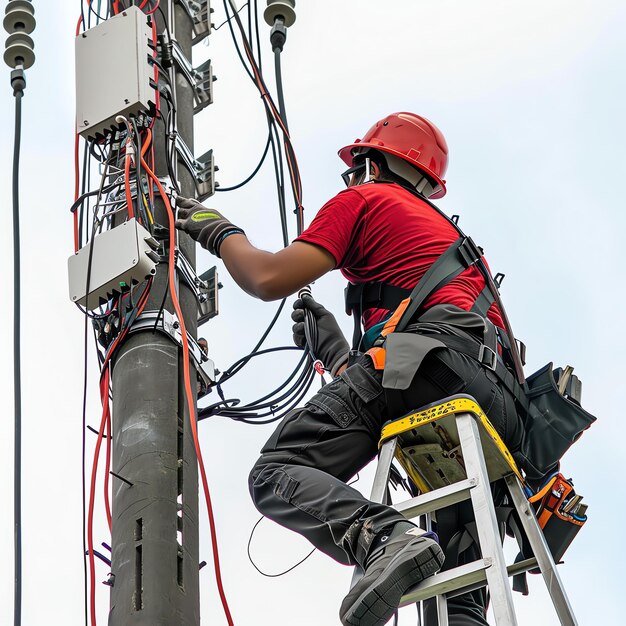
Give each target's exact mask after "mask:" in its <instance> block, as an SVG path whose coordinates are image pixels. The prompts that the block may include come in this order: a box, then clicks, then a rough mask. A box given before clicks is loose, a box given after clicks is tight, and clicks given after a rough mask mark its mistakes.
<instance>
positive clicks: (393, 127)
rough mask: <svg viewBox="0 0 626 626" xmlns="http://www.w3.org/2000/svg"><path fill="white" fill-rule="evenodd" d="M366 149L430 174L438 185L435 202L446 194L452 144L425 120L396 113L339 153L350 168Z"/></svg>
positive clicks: (410, 114)
mask: <svg viewBox="0 0 626 626" xmlns="http://www.w3.org/2000/svg"><path fill="white" fill-rule="evenodd" d="M363 148H373V149H375V150H380V151H381V152H388V153H389V154H394V155H396V156H398V157H400V158H402V159H404V160H405V161H407V162H408V163H410V164H411V165H413V166H415V167H417V168H418V169H419V170H421V171H422V172H424V174H427V175H428V176H429V177H430V178H432V179H433V181H434V182H435V183H436V186H435V192H434V193H433V194H432V195H431V196H430V197H431V198H442V197H443V196H445V194H446V181H445V180H444V179H443V177H444V176H445V173H446V169H447V168H448V144H447V143H446V140H445V138H444V136H443V135H442V133H441V131H440V130H439V129H438V128H437V127H436V126H435V125H434V124H433V123H432V122H429V121H428V120H427V119H426V118H425V117H421V116H420V115H415V113H392V114H391V115H388V116H387V117H385V118H384V119H382V120H380V121H379V122H376V124H374V126H372V127H371V128H370V129H369V130H368V131H367V133H365V136H364V137H363V139H356V140H355V141H354V143H353V144H350V145H349V146H346V147H345V148H342V149H341V150H339V156H340V157H341V159H342V160H343V162H344V163H346V165H348V167H352V166H353V164H354V163H353V160H354V157H355V156H356V155H357V154H358V153H359V152H360V150H361V149H363Z"/></svg>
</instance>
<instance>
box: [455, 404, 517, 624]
mask: <svg viewBox="0 0 626 626" xmlns="http://www.w3.org/2000/svg"><path fill="white" fill-rule="evenodd" d="M456 422H457V426H458V431H459V439H460V442H461V450H462V451H463V459H464V461H465V471H466V472H467V475H468V477H470V478H472V477H475V478H477V479H478V484H477V485H476V486H475V487H474V488H473V489H472V490H471V492H470V496H471V499H472V506H473V509H474V516H475V518H476V529H477V532H478V541H479V543H480V549H481V552H482V553H483V555H485V554H486V555H489V556H490V557H491V558H492V559H493V563H492V565H491V567H489V568H488V569H487V570H486V574H487V584H488V585H489V592H490V594H491V604H492V609H493V615H494V618H495V620H496V624H497V625H498V626H517V618H516V617H515V610H514V607H513V592H512V591H511V587H510V585H509V577H508V573H507V570H506V560H505V558H504V551H503V549H502V541H501V539H500V532H499V528H498V520H497V518H496V510H495V507H494V504H493V498H492V496H491V488H490V483H489V475H488V474H487V465H486V463H485V457H484V455H483V453H482V448H481V446H480V433H479V432H478V426H477V424H476V420H475V419H474V416H473V415H472V414H470V413H459V414H458V415H457V416H456Z"/></svg>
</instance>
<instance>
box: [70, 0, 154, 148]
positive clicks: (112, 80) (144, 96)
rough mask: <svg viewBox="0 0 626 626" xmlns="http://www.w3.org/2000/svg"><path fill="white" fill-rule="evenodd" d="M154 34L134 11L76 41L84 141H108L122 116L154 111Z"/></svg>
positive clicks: (78, 120) (78, 113)
mask: <svg viewBox="0 0 626 626" xmlns="http://www.w3.org/2000/svg"><path fill="white" fill-rule="evenodd" d="M151 44H152V28H151V26H150V25H149V23H148V18H147V17H146V15H145V14H144V13H143V12H142V11H141V10H140V9H139V8H137V7H135V6H132V7H130V8H129V9H126V10H124V11H122V12H121V13H119V14H118V15H116V16H114V17H111V18H110V19H108V20H106V21H104V22H102V23H101V24H98V25H97V26H94V27H93V28H91V29H89V30H88V31H86V32H84V33H82V34H80V35H79V36H78V37H77V38H76V128H77V129H78V132H79V133H80V135H82V136H83V137H84V138H86V139H87V138H94V137H95V136H96V135H97V134H101V135H104V134H105V133H106V132H107V131H108V130H109V129H111V128H112V127H116V126H119V124H117V123H116V122H115V117H116V116H117V115H124V116H126V117H128V116H132V115H137V114H139V113H142V112H146V111H149V110H150V109H151V107H153V106H154V102H155V91H154V80H153V79H154V68H153V66H152V64H151V62H150V59H151V58H152V49H151V48H150V45H151Z"/></svg>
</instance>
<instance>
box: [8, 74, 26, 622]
mask: <svg viewBox="0 0 626 626" xmlns="http://www.w3.org/2000/svg"><path fill="white" fill-rule="evenodd" d="M11 83H12V84H13V95H14V96H15V138H14V142H13V394H14V395H13V397H14V403H15V432H14V458H13V463H14V476H13V515H14V538H15V554H14V556H15V587H14V612H13V615H14V624H15V626H20V624H21V623H22V375H21V367H22V366H21V349H22V347H21V341H20V335H21V319H20V315H21V311H20V302H21V292H20V271H21V267H20V197H19V194H20V145H21V141H22V97H23V95H24V91H23V90H24V87H25V86H26V83H25V81H24V80H23V78H22V79H21V82H20V79H19V78H18V79H17V80H11Z"/></svg>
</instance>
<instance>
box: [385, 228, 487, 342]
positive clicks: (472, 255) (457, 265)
mask: <svg viewBox="0 0 626 626" xmlns="http://www.w3.org/2000/svg"><path fill="white" fill-rule="evenodd" d="M481 256H482V251H481V250H480V248H479V247H478V246H477V245H476V244H475V243H474V242H473V241H472V239H471V238H470V237H459V238H458V239H457V240H456V241H454V242H453V243H452V244H451V245H450V247H449V248H448V249H447V250H446V251H445V252H444V253H443V254H442V255H441V256H440V257H439V258H437V260H436V261H435V262H434V263H433V264H432V265H431V266H430V267H429V268H428V271H427V272H426V273H425V274H424V276H422V279H421V280H420V281H419V282H418V283H417V285H415V287H414V289H413V291H412V292H411V295H410V298H411V303H410V304H409V306H408V307H407V308H406V309H405V311H404V314H403V315H402V318H401V319H400V321H399V322H398V324H397V326H396V329H395V331H396V332H402V331H403V330H404V328H405V327H406V325H407V324H408V323H409V322H410V321H411V319H412V318H413V317H414V316H415V314H416V313H417V312H418V311H419V310H420V308H421V306H422V304H424V302H425V301H426V300H427V299H428V297H429V296H430V295H431V294H433V293H434V292H435V291H437V290H438V289H439V288H440V287H443V285H445V284H446V283H448V282H450V281H451V280H453V279H454V278H456V277H457V276H458V275H459V274H461V273H462V272H464V271H465V270H466V269H467V268H468V267H471V266H472V265H473V264H474V263H476V261H478V260H480V258H481Z"/></svg>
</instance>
